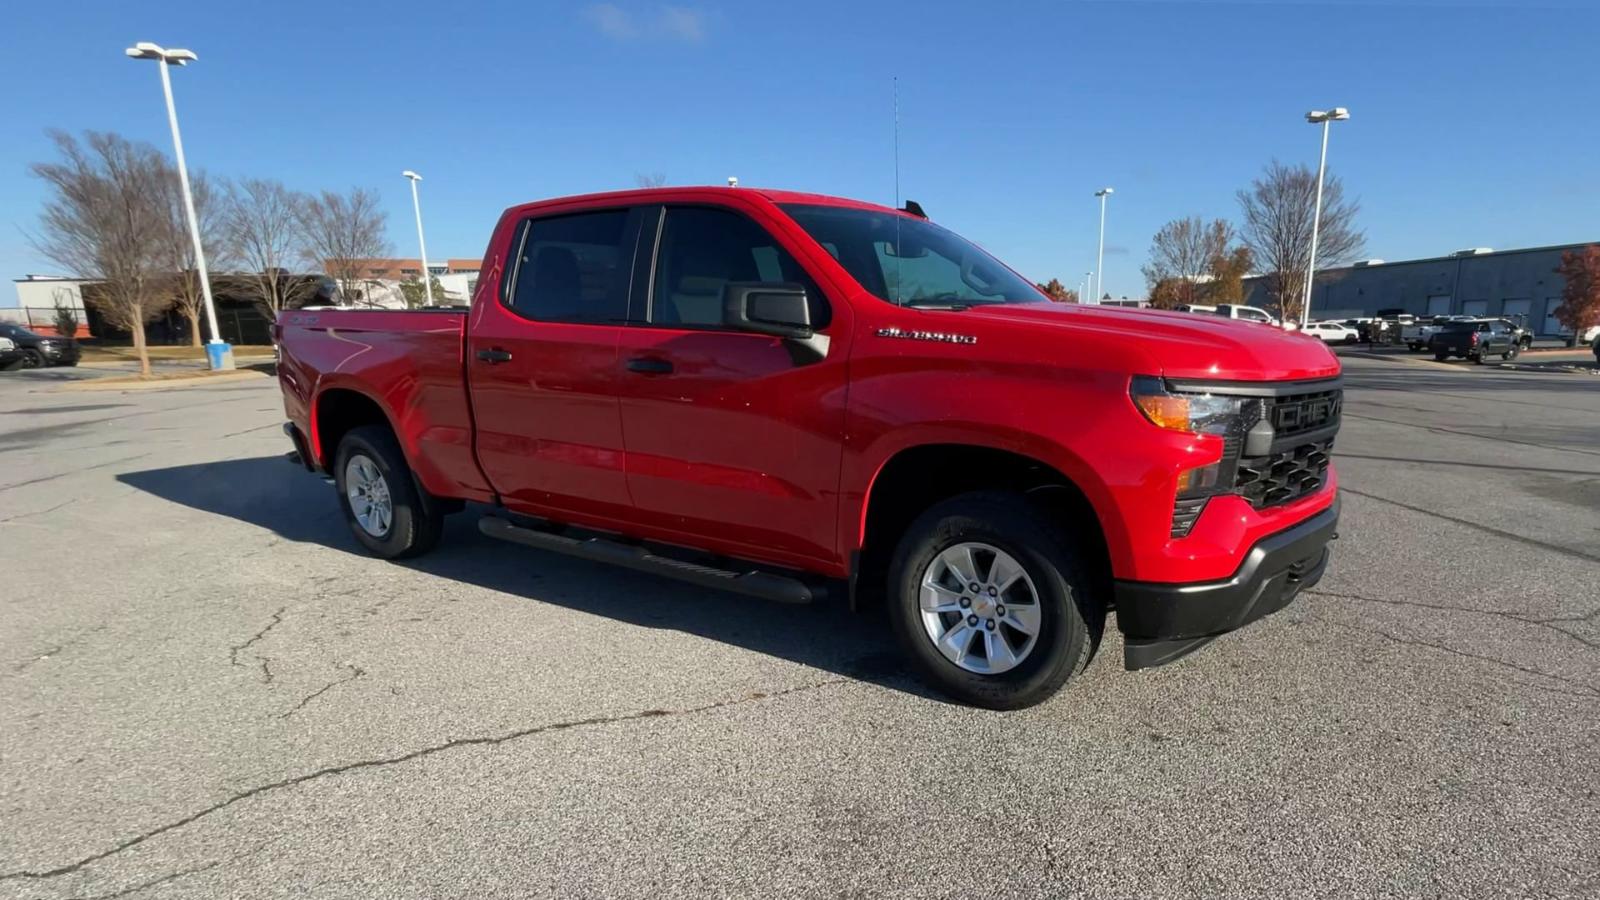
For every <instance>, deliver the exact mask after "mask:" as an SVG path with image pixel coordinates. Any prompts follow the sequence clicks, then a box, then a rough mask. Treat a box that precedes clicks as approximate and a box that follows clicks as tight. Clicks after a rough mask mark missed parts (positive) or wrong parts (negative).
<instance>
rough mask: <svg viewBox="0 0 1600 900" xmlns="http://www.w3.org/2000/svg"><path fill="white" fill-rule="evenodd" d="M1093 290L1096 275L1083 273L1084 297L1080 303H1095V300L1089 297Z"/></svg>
mask: <svg viewBox="0 0 1600 900" xmlns="http://www.w3.org/2000/svg"><path fill="white" fill-rule="evenodd" d="M1092 290H1094V273H1093V272H1085V273H1083V297H1081V298H1080V299H1079V301H1078V302H1080V303H1094V302H1095V301H1094V299H1093V298H1091V297H1090V296H1089V292H1090V291H1092Z"/></svg>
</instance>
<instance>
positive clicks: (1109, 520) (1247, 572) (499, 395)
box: [275, 188, 1342, 708]
mask: <svg viewBox="0 0 1600 900" xmlns="http://www.w3.org/2000/svg"><path fill="white" fill-rule="evenodd" d="M480 271H481V273H482V274H481V277H480V279H479V282H478V285H477V288H476V291H475V293H474V295H473V297H472V298H471V306H470V308H465V309H459V308H458V309H436V310H418V311H382V310H347V309H303V310H298V311H292V312H287V313H285V314H283V315H282V316H281V317H280V318H279V320H278V322H277V324H276V325H275V329H276V331H277V334H276V338H277V343H278V345H279V349H280V354H281V362H280V364H279V367H278V377H279V380H280V383H281V386H282V389H283V397H284V405H285V409H286V411H287V414H288V422H287V423H286V425H285V430H286V432H287V433H288V435H289V437H290V438H291V439H292V441H293V443H294V446H295V451H294V453H293V454H292V455H293V456H294V457H295V458H297V459H299V460H300V461H301V462H303V463H304V465H305V466H307V467H308V468H311V469H314V470H320V471H322V472H325V473H328V474H329V475H331V476H332V478H333V479H334V481H335V484H336V486H337V491H336V493H337V496H338V500H339V503H340V505H341V507H342V509H343V513H344V515H345V517H346V518H347V520H348V522H349V525H350V529H351V531H352V533H353V535H354V537H355V539H356V540H357V541H359V542H360V543H361V544H362V545H364V546H365V547H366V548H367V549H368V550H370V551H371V552H372V553H374V554H376V555H379V556H382V557H391V558H399V557H408V556H415V555H417V554H420V553H423V552H426V551H428V550H429V549H430V548H432V547H433V546H434V545H435V544H436V542H437V541H438V540H439V537H440V528H441V521H442V518H443V516H445V515H447V514H450V513H453V512H458V511H462V510H464V509H468V508H470V509H472V510H474V511H476V512H478V513H481V514H482V517H481V518H480V519H479V529H480V531H481V532H483V533H484V534H487V535H490V536H493V537H496V538H502V539H505V540H508V541H512V542H515V543H519V544H523V545H526V546H530V547H534V548H538V549H540V550H545V551H553V552H557V553H563V554H568V555H572V556H577V557H581V558H584V559H588V560H593V561H596V562H603V563H610V564H614V565H618V566H623V567H628V568H631V569H637V570H644V571H648V572H652V573H655V574H658V575H664V576H668V577H673V578H677V579H681V580H685V581H689V582H692V583H694V584H697V585H702V586H705V587H708V588H719V589H725V590H730V591H735V592H740V593H743V594H747V595H751V596H756V597H763V598H769V599H775V600H780V601H788V602H798V603H804V602H810V601H815V600H823V599H827V598H830V597H832V596H834V595H837V596H839V597H841V598H844V599H843V600H841V601H840V602H846V601H847V602H848V603H850V604H851V605H852V606H858V605H862V604H868V603H880V604H884V605H885V606H886V612H887V619H888V622H889V624H890V627H891V628H892V630H893V632H894V634H895V636H896V638H897V640H898V642H899V643H900V645H901V646H902V648H903V649H904V651H905V655H906V657H907V659H908V660H909V662H910V665H911V666H912V668H913V669H914V670H915V671H916V672H917V673H918V674H920V675H921V676H922V677H923V678H924V679H926V680H927V681H928V682H930V683H931V684H933V685H934V686H936V687H937V688H939V689H940V690H943V691H944V692H946V693H948V694H950V695H952V696H954V697H956V698H958V699H960V700H962V701H965V702H969V703H973V704H977V705H981V706H987V707H992V708H1016V707H1020V706H1026V705H1029V704H1032V703H1037V702H1039V701H1041V700H1043V699H1044V698H1046V697H1048V696H1050V695H1051V694H1053V693H1054V692H1055V691H1056V690H1057V689H1058V688H1060V687H1061V685H1062V684H1064V683H1065V682H1066V681H1068V679H1070V678H1071V677H1072V676H1073V675H1074V674H1076V673H1078V672H1080V671H1082V669H1083V668H1084V666H1085V665H1086V664H1087V662H1088V660H1089V659H1090V657H1091V656H1092V655H1093V654H1094V652H1095V649H1096V647H1097V646H1098V645H1099V643H1100V640H1101V636H1102V633H1103V631H1104V628H1105V625H1106V621H1107V615H1108V613H1109V612H1111V611H1115V615H1116V624H1117V626H1118V628H1119V629H1120V630H1121V632H1122V634H1123V636H1124V651H1123V657H1124V663H1125V665H1126V666H1127V668H1129V669H1140V668H1145V667H1149V666H1157V665H1162V664H1164V663H1168V662H1171V661H1173V660H1175V659H1178V658H1179V657H1181V656H1183V655H1185V654H1187V653H1189V652H1190V651H1193V650H1195V649H1197V648H1199V647H1201V646H1203V645H1204V644H1206V643H1207V642H1209V641H1211V640H1213V639H1214V638H1216V637H1218V636H1219V635H1222V634H1225V633H1227V632H1230V631H1233V630H1235V629H1238V628H1240V627H1241V626H1244V625H1246V624H1247V623H1250V622H1252V621H1254V620H1257V619H1259V618H1261V617H1263V616H1265V615H1267V614H1269V613H1272V612H1274V611H1276V610H1278V609H1280V608H1282V607H1283V606H1285V605H1286V604H1288V603H1289V602H1290V601H1291V600H1292V599H1293V598H1294V597H1295V596H1296V594H1297V593H1298V592H1299V591H1301V590H1303V589H1305V588H1307V587H1309V586H1310V585H1313V584H1315V583H1316V582H1317V580H1318V579H1319V578H1320V577H1321V576H1322V573H1323V570H1324V567H1325V566H1326V565H1327V562H1328V558H1329V546H1328V545H1329V542H1330V541H1331V540H1332V538H1333V537H1334V529H1335V527H1336V524H1337V518H1338V500H1337V478H1336V475H1335V473H1334V469H1333V467H1332V465H1331V464H1330V460H1329V453H1330V450H1331V447H1332V443H1333V440H1334V436H1335V433H1336V432H1337V431H1338V428H1339V420H1340V409H1341V399H1342V387H1341V376H1340V368H1339V362H1338V360H1337V359H1336V358H1335V357H1334V356H1333V354H1332V353H1331V352H1329V351H1328V350H1327V349H1326V348H1325V347H1323V346H1322V345H1321V344H1320V343H1319V342H1316V341H1310V340H1306V339H1305V338H1303V337H1300V336H1298V335H1294V334H1289V333H1285V332H1282V331H1279V330H1276V329H1269V328H1261V327H1259V326H1255V325H1251V324H1247V323H1241V322H1233V321H1228V320H1225V319H1222V318H1219V317H1215V316H1194V315H1187V314H1182V313H1169V312H1160V311H1151V310H1135V309H1114V308H1107V307H1098V306H1079V305H1075V304H1061V303H1053V302H1051V301H1050V300H1049V299H1048V298H1047V297H1046V296H1045V295H1044V294H1042V293H1041V292H1040V291H1039V290H1038V289H1037V288H1036V287H1035V286H1034V285H1033V284H1032V283H1031V282H1030V281H1029V280H1027V279H1025V278H1022V277H1020V276H1018V275H1017V274H1016V273H1015V272H1013V271H1011V270H1010V269H1008V268H1006V267H1005V266H1004V265H1002V264H1001V263H999V262H997V261H996V260H995V259H994V258H992V257H991V256H989V255H988V254H987V253H985V252H984V251H982V250H980V249H979V248H978V247H977V246H976V245H974V244H972V243H970V242H968V241H967V240H965V239H963V238H961V237H959V236H957V235H956V234H955V233H953V232H951V231H948V230H946V229H944V228H941V227H939V226H937V225H935V224H933V223H932V222H930V221H929V220H928V219H927V218H926V217H925V216H924V215H923V214H922V211H921V209H920V207H918V206H916V205H915V204H912V203H908V204H907V205H906V208H905V209H900V210H896V209H889V208H885V207H882V206H876V205H872V204H868V203H861V202H856V201H851V200H843V199H838V198H833V197H824V196H818V195H813V194H801V193H793V192H784V191H767V190H756V189H750V188H660V189H648V190H639V191H627V192H619V193H610V194H596V195H589V196H582V197H571V198H565V199H558V200H548V201H543V202H538V203H531V204H527V205H522V206H516V207H512V208H511V209H509V210H507V211H506V212H505V213H504V214H503V215H502V216H501V218H500V221H499V224H498V225H497V226H496V228H495V230H494V233H493V237H492V238H491V240H490V242H489V246H488V249H487V251H486V253H485V255H484V259H483V263H482V267H481V270H480ZM469 504H470V506H469ZM536 564H537V561H536V560H530V565H536Z"/></svg>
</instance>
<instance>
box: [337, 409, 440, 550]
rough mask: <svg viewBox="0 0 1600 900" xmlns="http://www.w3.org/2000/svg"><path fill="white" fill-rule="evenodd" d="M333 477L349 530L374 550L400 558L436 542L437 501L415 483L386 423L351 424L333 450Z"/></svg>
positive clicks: (430, 546)
mask: <svg viewBox="0 0 1600 900" xmlns="http://www.w3.org/2000/svg"><path fill="white" fill-rule="evenodd" d="M333 477H334V483H335V484H336V485H337V486H338V490H339V506H340V508H342V509H343V510H344V517H345V521H346V522H348V523H349V524H350V531H351V533H352V534H354V535H355V537H356V540H358V541H360V542H361V545H362V546H363V547H366V548H367V549H368V550H369V551H371V552H372V554H373V555H374V556H379V557H382V558H383V559H406V558H409V557H413V556H420V555H422V554H424V553H426V552H428V551H429V550H432V549H433V548H434V547H435V546H437V545H438V543H439V536H440V534H441V533H442V532H443V529H444V513H443V511H442V510H441V509H440V504H439V503H438V502H437V501H436V500H434V499H433V498H432V497H430V496H428V494H427V492H426V491H424V490H423V489H422V486H421V485H420V484H418V483H417V480H416V478H415V477H413V476H412V474H411V467H410V466H409V465H407V464H406V458H405V454H404V453H402V452H401V451H400V445H399V443H398V442H396V441H395V439H394V434H393V433H391V432H390V431H389V429H387V428H384V427H383V426H380V425H365V426H362V427H360V428H352V429H351V430H350V431H349V432H347V433H346V434H345V436H344V439H343V440H341V441H339V450H338V453H336V454H335V455H334V468H333Z"/></svg>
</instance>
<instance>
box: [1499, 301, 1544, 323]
mask: <svg viewBox="0 0 1600 900" xmlns="http://www.w3.org/2000/svg"><path fill="white" fill-rule="evenodd" d="M1500 314H1501V315H1502V316H1505V317H1506V318H1508V319H1510V320H1511V321H1513V322H1521V323H1523V324H1525V325H1527V326H1528V327H1529V328H1532V327H1534V326H1535V325H1538V324H1539V323H1537V322H1535V321H1533V301H1532V300H1526V299H1524V300H1507V301H1506V302H1505V305H1504V306H1503V307H1501V310H1500ZM1519 316H1520V317H1521V318H1518V317H1519Z"/></svg>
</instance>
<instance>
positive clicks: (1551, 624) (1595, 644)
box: [1305, 589, 1600, 650]
mask: <svg viewBox="0 0 1600 900" xmlns="http://www.w3.org/2000/svg"><path fill="white" fill-rule="evenodd" d="M1305 593H1307V594H1309V595H1312V596H1315V597H1331V598H1334V599H1336V600H1359V601H1361V602H1363V603H1376V604H1379V605H1381V606H1411V607H1416V608H1418V609H1432V610H1438V611H1440V612H1460V613H1470V614H1473V615H1479V616H1494V617H1496V618H1501V619H1510V620H1511V621H1513V622H1520V623H1522V624H1524V625H1532V626H1534V627H1536V628H1544V629H1546V630H1549V631H1553V632H1555V633H1556V634H1559V635H1561V636H1563V637H1569V638H1572V639H1573V640H1575V641H1577V642H1578V643H1580V644H1583V645H1584V646H1585V647H1588V648H1590V649H1592V650H1600V641H1592V640H1589V639H1588V638H1586V637H1583V636H1582V635H1577V634H1573V633H1572V632H1570V631H1568V630H1566V629H1565V628H1558V627H1556V625H1557V624H1558V623H1563V622H1586V621H1589V620H1590V619H1593V618H1594V617H1595V616H1600V609H1596V610H1595V611H1594V612H1591V613H1589V614H1588V615H1585V616H1581V617H1575V618H1558V619H1535V618H1533V617H1531V616H1519V615H1517V614H1516V613H1509V612H1503V611H1501V610H1498V609H1473V608H1471V607H1467V606H1451V605H1449V604H1446V603H1424V602H1423V601H1421V600H1380V599H1378V598H1377V597H1363V596H1361V595H1360V594H1342V593H1338V592H1336V591H1319V590H1315V589H1312V590H1309V591H1306V592H1305Z"/></svg>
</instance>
